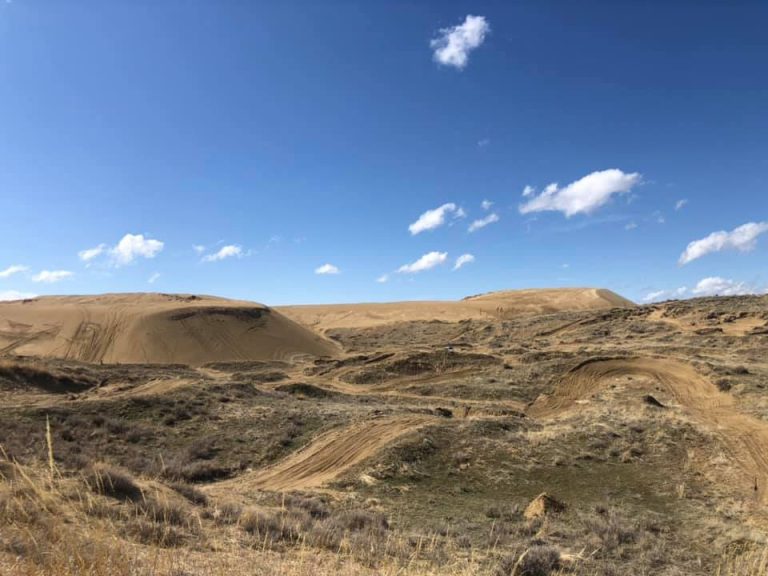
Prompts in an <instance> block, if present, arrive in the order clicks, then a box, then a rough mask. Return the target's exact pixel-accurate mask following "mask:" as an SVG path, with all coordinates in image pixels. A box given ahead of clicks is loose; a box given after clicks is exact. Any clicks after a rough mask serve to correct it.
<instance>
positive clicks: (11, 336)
mask: <svg viewBox="0 0 768 576" xmlns="http://www.w3.org/2000/svg"><path fill="white" fill-rule="evenodd" d="M336 351H337V349H336V346H335V345H334V344H333V343H332V342H330V341H328V340H326V339H324V338H322V337H321V336H318V335H317V334H314V333H312V332H311V331H310V330H307V329H306V328H305V327H303V326H300V325H298V324H296V323H295V322H293V321H291V320H289V319H288V318H286V317H285V316H283V315H282V314H280V313H278V312H275V311H274V310H272V309H270V308H268V307H266V306H263V305H261V304H256V303H254V302H245V301H235V300H227V299H223V298H213V297H209V296H184V295H168V294H114V295H103V296H53V297H43V298H36V299H33V300H24V301H20V302H5V303H0V354H19V355H32V356H48V357H55V358H64V359H68V360H79V361H84V362H104V363H149V364H170V363H179V364H190V365H200V364H204V363H207V362H222V361H243V360H272V359H285V358H290V357H291V356H294V355H297V354H311V355H316V356H322V355H333V354H335V353H336Z"/></svg>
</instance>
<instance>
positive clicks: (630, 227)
mask: <svg viewBox="0 0 768 576" xmlns="http://www.w3.org/2000/svg"><path fill="white" fill-rule="evenodd" d="M635 228H637V224H635V223H634V222H629V223H628V224H625V225H624V230H634V229H635Z"/></svg>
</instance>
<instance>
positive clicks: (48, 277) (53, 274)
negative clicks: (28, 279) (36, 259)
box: [32, 270, 74, 284]
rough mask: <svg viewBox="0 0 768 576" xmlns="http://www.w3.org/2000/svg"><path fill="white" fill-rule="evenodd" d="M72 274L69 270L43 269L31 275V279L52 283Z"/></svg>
mask: <svg viewBox="0 0 768 576" xmlns="http://www.w3.org/2000/svg"><path fill="white" fill-rule="evenodd" d="M72 276H74V273H72V272H70V271H69V270H43V271H41V272H38V273H37V274H35V275H34V276H32V281H33V282H43V283H45V284H53V283H55V282H61V281H62V280H66V279H67V278H71V277H72Z"/></svg>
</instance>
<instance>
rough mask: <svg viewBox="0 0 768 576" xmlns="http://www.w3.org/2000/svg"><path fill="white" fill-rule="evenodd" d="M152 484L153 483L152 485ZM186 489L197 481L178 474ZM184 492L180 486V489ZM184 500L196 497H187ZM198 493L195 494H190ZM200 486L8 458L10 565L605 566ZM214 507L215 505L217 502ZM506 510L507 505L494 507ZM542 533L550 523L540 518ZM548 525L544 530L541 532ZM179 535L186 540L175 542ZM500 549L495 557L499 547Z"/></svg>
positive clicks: (621, 532) (615, 522)
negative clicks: (169, 490) (212, 500)
mask: <svg viewBox="0 0 768 576" xmlns="http://www.w3.org/2000/svg"><path fill="white" fill-rule="evenodd" d="M142 485H144V486H145V488H144V489H142ZM176 489H177V490H178V491H179V492H188V487H180V486H176ZM174 494H175V492H174ZM183 501H190V502H195V505H194V506H192V505H191V504H190V506H191V507H190V506H187V505H184V504H183ZM188 503H189V502H188ZM206 503H207V499H204V498H200V495H199V494H197V493H193V494H187V495H186V496H185V498H183V499H181V500H175V499H174V498H173V497H172V496H168V495H166V494H165V493H163V492H162V491H161V490H159V491H156V492H151V491H150V489H149V488H148V487H146V483H145V482H143V481H140V480H137V479H135V478H132V477H131V476H130V475H128V474H127V473H126V472H125V471H123V470H120V469H115V468H113V467H109V466H106V465H100V466H98V467H95V469H94V470H91V471H90V472H89V476H88V477H87V478H84V479H83V478H73V477H57V478H56V479H55V480H54V482H53V483H52V482H51V481H50V477H49V471H48V470H46V468H45V467H44V466H40V467H35V466H22V465H19V464H16V463H12V462H9V461H7V460H2V464H1V465H0V524H1V525H2V527H3V529H2V531H0V573H3V574H13V575H17V574H18V575H20V576H54V575H55V576H76V575H77V576H178V575H179V574H189V575H195V576H198V575H200V576H202V575H211V576H219V575H222V576H223V575H225V574H227V575H230V574H231V575H234V576H238V575H243V576H244V575H246V574H247V575H252V574H253V575H277V574H283V575H286V576H303V575H307V576H309V575H310V574H311V575H312V576H318V575H321V576H322V575H325V574H328V575H330V574H342V575H347V576H363V575H373V574H379V575H392V576H394V575H395V574H402V575H414V576H415V575H432V574H434V575H437V574H441V575H448V576H480V575H489V576H490V575H498V576H512V575H514V576H525V575H528V576H547V575H555V574H557V575H565V574H578V575H582V576H587V575H592V574H595V575H597V574H601V573H602V572H598V571H595V569H594V567H590V565H589V563H588V562H587V561H586V559H587V558H586V556H587V555H586V554H585V553H584V552H583V551H582V552H581V553H580V554H576V555H573V554H570V555H569V554H566V553H564V552H563V551H562V550H561V549H558V548H557V547H555V546H552V545H547V544H541V543H537V541H536V538H535V537H534V539H533V540H532V541H531V542H532V543H531V544H530V545H529V546H527V547H525V548H519V549H517V551H516V552H509V551H507V552H504V550H503V549H502V550H491V549H488V550H484V551H475V552H471V551H470V553H469V554H468V553H467V551H466V550H463V549H462V546H461V543H460V539H455V540H453V541H451V542H452V543H451V544H446V543H445V542H441V541H439V540H438V539H437V538H436V537H433V538H431V539H430V538H420V539H418V540H417V541H413V540H412V539H409V538H408V537H406V536H405V535H404V534H400V533H397V532H396V531H394V530H392V529H391V528H390V526H389V524H388V521H387V519H386V517H384V516H383V515H382V514H380V513H377V512H372V511H365V510H354V509H351V510H345V511H333V510H331V509H330V508H329V506H328V505H327V504H326V503H325V502H323V500H322V499H321V498H317V497H304V496H298V495H293V496H289V497H286V498H284V499H282V500H281V502H280V505H279V506H276V507H266V508H246V509H244V510H241V509H239V508H233V509H231V510H230V511H229V512H228V514H229V517H230V518H231V519H232V520H233V521H234V523H227V522H224V523H222V522H217V523H214V522H212V521H209V522H208V524H206V523H205V521H204V520H203V518H204V517H205V516H206V514H205V513H203V514H197V512H196V511H195V509H193V508H195V507H200V506H206ZM205 510H207V509H205ZM494 516H496V514H494ZM598 516H599V517H600V518H602V520H601V522H600V523H598V524H595V525H594V526H592V530H593V532H594V535H595V537H596V538H597V539H598V540H599V541H600V543H601V544H600V547H599V549H602V550H609V549H611V548H613V547H621V546H622V545H623V544H625V543H627V542H630V541H632V540H633V539H635V538H637V537H638V536H637V532H636V529H635V528H634V527H632V526H626V525H624V524H623V523H622V522H623V521H622V520H621V519H619V518H618V517H616V516H615V515H613V513H612V512H610V511H603V512H602V513H601V514H598ZM534 530H536V531H537V534H542V533H543V531H544V527H543V526H542V525H541V524H539V528H534ZM534 536H536V535H534ZM169 547H175V548H172V549H169ZM494 557H495V558H498V559H497V560H493V561H492V562H489V561H488V560H489V559H492V558H494ZM766 570H768V548H763V547H757V548H755V547H748V546H743V547H739V548H735V549H731V550H729V551H728V553H726V554H724V555H723V557H722V560H721V562H720V564H719V566H718V568H717V571H716V572H715V574H716V576H752V575H758V574H765V573H766Z"/></svg>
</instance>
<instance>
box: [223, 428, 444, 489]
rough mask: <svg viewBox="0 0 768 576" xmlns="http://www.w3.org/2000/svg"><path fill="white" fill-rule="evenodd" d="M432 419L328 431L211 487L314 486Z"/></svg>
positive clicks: (270, 487)
mask: <svg viewBox="0 0 768 576" xmlns="http://www.w3.org/2000/svg"><path fill="white" fill-rule="evenodd" d="M435 420H436V419H435V418H434V417H430V416H425V415H407V416H394V417H388V418H377V419H374V420H368V421H366V422H358V423H355V424H352V425H350V426H347V427H343V428H341V429H335V430H331V431H330V432H326V433H325V434H322V435H320V436H319V437H318V438H316V439H315V440H314V441H312V442H311V443H310V444H309V445H308V446H306V447H305V448H303V449H301V450H299V451H298V452H295V453H294V454H291V455H290V456H288V457H287V458H285V459H284V460H282V461H280V462H278V463H277V464H275V465H274V466H271V467H269V468H267V469H265V470H259V471H256V472H250V473H247V474H244V475H240V476H238V477H237V478H233V479H232V480H225V481H223V482H218V483H217V484H216V485H215V486H213V487H212V488H213V490H214V491H226V490H231V489H237V490H242V489H243V488H246V489H261V490H274V491H285V490H303V489H308V488H316V487H319V486H322V485H323V484H325V483H327V482H330V481H331V480H333V479H335V478H337V477H339V476H340V475H341V474H342V473H343V472H345V471H347V470H349V469H350V468H351V467H352V466H354V465H356V464H359V463H360V462H362V461H363V460H366V459H367V458H369V457H371V456H373V455H374V454H375V453H376V452H378V451H379V450H381V449H382V448H384V447H385V446H386V445H387V444H389V443H390V442H392V441H393V440H395V439H396V438H398V437H400V436H402V435H403V434H405V433H406V432H410V431H411V430H415V429H417V428H420V427H421V426H424V425H426V424H428V423H430V422H434V421H435Z"/></svg>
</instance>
